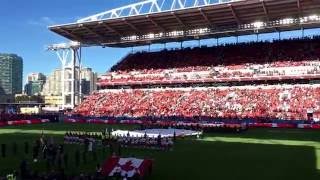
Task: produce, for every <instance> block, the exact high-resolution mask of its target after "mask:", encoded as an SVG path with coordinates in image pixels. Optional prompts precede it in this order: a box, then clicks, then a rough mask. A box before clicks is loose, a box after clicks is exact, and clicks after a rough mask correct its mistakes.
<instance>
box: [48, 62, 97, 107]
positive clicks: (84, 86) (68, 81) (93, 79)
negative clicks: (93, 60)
mask: <svg viewBox="0 0 320 180" xmlns="http://www.w3.org/2000/svg"><path fill="white" fill-rule="evenodd" d="M75 71H76V73H75V79H76V81H75V83H76V85H75V94H76V95H78V94H80V93H81V94H82V95H89V94H90V93H91V92H92V91H94V90H96V89H97V85H96V83H97V74H96V73H94V72H93V71H92V69H91V68H82V69H81V73H80V74H79V67H76V69H75ZM62 72H63V71H62V70H61V69H56V70H55V71H54V72H53V73H52V74H51V75H49V76H48V77H47V81H46V83H45V85H44V88H43V91H42V95H44V96H45V99H46V97H47V96H48V97H49V96H50V98H47V99H52V97H55V98H57V97H59V96H60V97H62V98H61V99H62V102H63V103H62V104H63V106H64V107H68V105H69V104H70V103H71V94H72V93H71V92H72V69H71V68H69V67H67V68H65V70H64V79H65V80H64V83H63V84H62V82H61V81H62ZM79 75H80V76H79ZM80 77H81V80H80ZM80 82H81V92H80V91H79V88H78V87H79V83H80ZM63 96H64V97H63ZM48 102H49V101H48ZM46 103H47V102H46ZM78 103H79V102H78V101H77V102H76V104H78ZM55 105H56V106H59V105H60V104H55Z"/></svg>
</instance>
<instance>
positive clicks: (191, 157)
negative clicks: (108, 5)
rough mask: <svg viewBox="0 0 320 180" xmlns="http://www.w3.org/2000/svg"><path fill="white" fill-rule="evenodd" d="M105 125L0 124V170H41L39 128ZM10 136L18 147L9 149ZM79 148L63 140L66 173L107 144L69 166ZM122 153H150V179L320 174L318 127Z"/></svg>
mask: <svg viewBox="0 0 320 180" xmlns="http://www.w3.org/2000/svg"><path fill="white" fill-rule="evenodd" d="M106 127H108V126H107V125H93V124H59V123H58V124H41V125H28V126H16V127H2V128H0V144H4V143H5V144H7V150H8V152H7V157H6V158H2V157H0V176H3V175H5V174H7V173H8V172H10V171H11V170H13V169H17V170H18V169H19V163H20V161H21V159H22V158H26V159H27V160H28V164H29V165H30V166H31V167H32V168H33V169H36V170H38V171H40V172H41V171H45V163H44V162H43V161H39V162H37V163H34V162H32V161H31V157H32V148H31V146H32V142H34V141H35V140H36V139H38V138H39V136H40V134H41V132H42V130H43V131H44V133H45V135H46V136H47V137H48V136H53V137H54V138H55V141H56V142H61V143H62V141H63V135H64V133H65V132H66V131H90V132H101V131H103V130H105V128H106ZM112 128H114V129H118V128H120V129H132V128H134V126H113V127H112ZM26 141H28V142H29V144H30V150H29V154H28V155H26V154H25V153H24V142H26ZM13 142H15V143H17V144H18V153H17V155H14V154H13V152H12V146H13V145H12V144H13ZM76 149H81V150H82V149H83V147H82V146H78V145H67V146H66V147H65V151H67V152H68V155H69V159H70V160H69V167H68V168H66V172H67V173H68V174H73V173H79V172H92V173H94V171H95V166H96V165H97V163H102V162H103V161H104V160H105V159H106V158H108V157H109V156H110V154H109V149H105V150H103V149H101V148H98V160H97V161H94V160H93V158H91V156H90V155H89V156H88V162H87V163H85V164H84V163H81V166H80V167H79V168H75V165H74V164H75V163H74V152H75V151H76ZM122 154H123V156H134V157H139V158H145V157H147V158H152V159H154V168H153V173H152V176H151V177H149V179H155V180H180V179H181V180H185V179H194V180H202V179H209V180H211V179H215V180H233V179H237V180H238V179H239V180H242V179H246V180H249V179H255V180H256V179H259V180H277V179H279V180H286V179H290V180H294V179H297V180H298V179H299V180H319V179H320V132H319V131H310V130H296V129H292V130H288V129H249V131H247V132H244V133H242V134H224V133H212V134H205V137H204V139H193V138H186V139H181V140H178V141H177V142H176V144H175V145H174V149H173V150H172V151H168V152H166V151H158V150H137V149H123V150H122Z"/></svg>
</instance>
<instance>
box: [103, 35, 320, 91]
mask: <svg viewBox="0 0 320 180" xmlns="http://www.w3.org/2000/svg"><path fill="white" fill-rule="evenodd" d="M319 55H320V45H319V38H318V37H317V38H314V39H309V38H306V39H296V40H282V41H275V42H260V43H243V44H234V45H226V46H218V47H202V48H193V49H191V48H186V49H182V50H173V51H167V50H164V51H162V52H149V53H148V52H141V53H136V54H131V55H128V56H127V57H126V58H125V59H124V60H123V61H121V62H119V63H118V64H117V65H115V66H114V67H112V68H111V71H110V72H109V73H107V74H106V75H105V76H103V77H102V79H101V81H100V82H99V84H100V85H101V86H106V87H108V86H114V85H128V84H130V85H134V84H175V83H197V82H229V81H253V80H274V79H276V80H278V79H310V78H317V74H319V73H320V69H319V61H318V58H319Z"/></svg>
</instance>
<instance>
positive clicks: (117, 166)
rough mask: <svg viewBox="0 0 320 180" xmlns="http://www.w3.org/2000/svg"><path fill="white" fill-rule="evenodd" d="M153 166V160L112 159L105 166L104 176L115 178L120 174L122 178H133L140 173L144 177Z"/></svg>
mask: <svg viewBox="0 0 320 180" xmlns="http://www.w3.org/2000/svg"><path fill="white" fill-rule="evenodd" d="M151 166H152V162H151V160H145V159H137V158H119V157H111V158H109V159H108V160H107V161H106V163H105V164H104V166H103V169H102V174H103V175H105V176H114V175H115V174H117V173H120V174H121V176H122V177H133V176H134V175H135V174H136V173H138V174H139V175H140V176H144V175H145V173H146V172H147V171H148V169H149V168H150V167H151Z"/></svg>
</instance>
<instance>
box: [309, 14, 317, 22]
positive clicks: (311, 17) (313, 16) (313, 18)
mask: <svg viewBox="0 0 320 180" xmlns="http://www.w3.org/2000/svg"><path fill="white" fill-rule="evenodd" d="M308 18H309V19H310V20H311V21H316V20H319V16H317V15H310V16H309V17H308Z"/></svg>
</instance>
